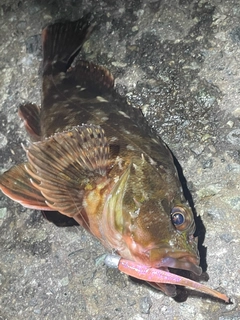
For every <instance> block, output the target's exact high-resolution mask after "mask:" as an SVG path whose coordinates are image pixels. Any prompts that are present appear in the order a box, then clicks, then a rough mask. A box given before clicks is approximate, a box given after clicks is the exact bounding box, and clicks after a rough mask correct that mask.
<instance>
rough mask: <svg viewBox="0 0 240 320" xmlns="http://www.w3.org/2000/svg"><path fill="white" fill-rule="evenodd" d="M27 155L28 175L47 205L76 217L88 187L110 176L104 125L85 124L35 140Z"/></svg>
mask: <svg viewBox="0 0 240 320" xmlns="http://www.w3.org/2000/svg"><path fill="white" fill-rule="evenodd" d="M27 156H28V160H29V166H28V167H27V171H28V174H29V175H30V176H31V177H32V178H33V182H32V183H33V185H34V187H35V188H36V189H38V190H39V191H40V192H41V194H42V195H43V196H44V198H45V199H46V203H47V205H48V206H49V207H50V208H51V209H52V210H55V211H59V212H61V213H62V214H65V215H67V216H70V217H73V216H74V215H76V214H79V212H80V211H81V209H82V200H83V196H84V192H85V187H86V186H87V185H88V184H89V183H91V181H92V180H93V179H94V178H95V177H96V176H105V175H106V172H107V167H108V165H109V163H108V158H109V146H108V142H107V139H106V137H105V133H104V130H103V129H102V128H101V127H99V126H95V125H83V126H78V127H74V128H73V129H72V130H70V131H66V132H63V133H56V134H54V135H53V136H51V137H49V138H47V139H45V140H44V141H41V142H36V143H32V144H31V145H30V147H29V148H27Z"/></svg>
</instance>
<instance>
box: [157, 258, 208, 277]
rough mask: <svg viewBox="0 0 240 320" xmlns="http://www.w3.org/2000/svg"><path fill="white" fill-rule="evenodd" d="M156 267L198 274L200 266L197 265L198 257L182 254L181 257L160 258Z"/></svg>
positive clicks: (200, 271) (199, 273)
mask: <svg viewBox="0 0 240 320" xmlns="http://www.w3.org/2000/svg"><path fill="white" fill-rule="evenodd" d="M157 268H158V269H162V268H173V269H177V270H187V271H191V272H193V273H195V274H196V275H198V276H200V275H201V274H202V268H201V267H200V266H199V258H198V257H194V256H189V255H188V256H184V257H182V258H178V259H177V258H173V257H165V258H162V259H161V262H160V263H159V265H158V267H157Z"/></svg>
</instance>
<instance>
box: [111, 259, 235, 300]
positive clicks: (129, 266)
mask: <svg viewBox="0 0 240 320" xmlns="http://www.w3.org/2000/svg"><path fill="white" fill-rule="evenodd" d="M105 264H106V265H107V266H109V267H112V268H118V269H119V270H120V271H122V272H123V273H125V274H127V275H129V276H131V277H134V278H137V279H140V280H144V281H148V282H156V283H167V284H175V285H179V286H186V287H189V288H191V289H194V290H197V291H200V292H203V293H206V294H209V295H211V296H213V297H216V298H218V299H221V300H223V301H225V302H227V303H229V302H230V299H229V298H228V297H227V296H226V295H225V294H223V293H220V292H218V291H216V290H213V289H211V288H209V287H207V286H205V285H203V284H201V283H198V282H195V281H193V280H190V279H187V278H184V277H181V276H178V275H176V274H174V273H171V272H168V271H163V270H161V269H155V268H151V267H148V266H145V265H143V264H139V263H137V262H135V261H130V260H126V259H122V258H121V257H120V256H118V255H108V256H107V257H106V259H105Z"/></svg>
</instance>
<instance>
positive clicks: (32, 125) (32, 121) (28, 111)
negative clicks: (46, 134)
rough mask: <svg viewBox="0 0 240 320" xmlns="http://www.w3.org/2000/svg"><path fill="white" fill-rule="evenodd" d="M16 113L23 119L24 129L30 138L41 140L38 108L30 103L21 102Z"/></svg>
mask: <svg viewBox="0 0 240 320" xmlns="http://www.w3.org/2000/svg"><path fill="white" fill-rule="evenodd" d="M18 114H19V116H20V118H21V119H22V120H23V121H24V125H25V129H26V131H27V133H28V134H29V136H30V138H31V140H32V141H39V140H41V127H40V108H39V107H38V106H37V105H36V104H32V103H26V104H22V105H21V106H20V107H19V108H18Z"/></svg>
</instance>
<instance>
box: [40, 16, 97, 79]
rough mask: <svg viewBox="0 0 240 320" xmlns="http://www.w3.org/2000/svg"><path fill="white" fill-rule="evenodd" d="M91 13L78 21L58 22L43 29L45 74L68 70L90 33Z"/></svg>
mask: <svg viewBox="0 0 240 320" xmlns="http://www.w3.org/2000/svg"><path fill="white" fill-rule="evenodd" d="M90 16H91V15H90V14H87V15H86V16H84V17H83V18H81V19H79V20H77V21H65V22H58V23H54V24H51V25H49V26H47V27H46V28H45V29H44V30H43V31H42V42H43V74H44V75H46V74H52V73H54V72H58V73H59V72H66V71H67V69H68V68H69V67H70V66H71V64H72V62H73V60H74V58H75V57H76V56H77V54H78V53H79V51H80V50H81V47H82V45H83V43H84V41H85V40H86V39H87V38H88V36H89V35H90V33H91V31H92V29H93V27H91V26H90Z"/></svg>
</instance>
